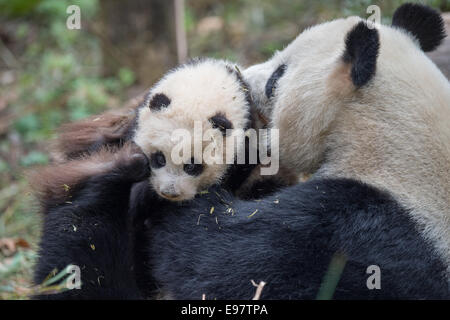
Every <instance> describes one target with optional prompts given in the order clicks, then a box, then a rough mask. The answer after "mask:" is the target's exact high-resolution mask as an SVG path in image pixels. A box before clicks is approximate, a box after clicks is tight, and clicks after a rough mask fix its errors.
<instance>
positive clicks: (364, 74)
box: [344, 21, 380, 88]
mask: <svg viewBox="0 0 450 320" xmlns="http://www.w3.org/2000/svg"><path fill="white" fill-rule="evenodd" d="M379 48H380V39H379V34H378V31H377V30H376V29H375V28H373V29H370V28H369V27H368V26H367V24H366V23H365V22H363V21H361V22H360V23H358V24H357V25H356V26H355V27H354V28H353V29H352V30H351V31H350V32H349V33H348V34H347V37H346V39H345V53H344V62H346V63H350V64H351V65H352V70H351V78H352V81H353V84H354V85H355V86H356V87H358V88H359V87H362V86H364V85H366V84H367V83H368V82H369V81H370V80H371V79H372V78H373V77H374V76H375V72H376V66H377V58H378V51H379Z"/></svg>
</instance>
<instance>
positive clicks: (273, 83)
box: [265, 64, 287, 99]
mask: <svg viewBox="0 0 450 320" xmlns="http://www.w3.org/2000/svg"><path fill="white" fill-rule="evenodd" d="M286 67H287V66H286V65H285V64H282V65H281V66H279V67H278V68H277V70H275V71H274V72H273V73H272V75H271V76H270V78H269V80H267V83H266V90H265V91H266V97H267V98H269V99H270V98H272V97H273V95H274V94H275V89H276V88H277V82H278V80H279V79H280V78H281V77H282V76H283V75H284V72H285V71H286Z"/></svg>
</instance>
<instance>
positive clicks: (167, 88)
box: [134, 60, 249, 201]
mask: <svg viewBox="0 0 450 320" xmlns="http://www.w3.org/2000/svg"><path fill="white" fill-rule="evenodd" d="M226 66H229V67H231V68H232V69H234V68H235V65H234V64H230V63H227V62H224V61H218V60H206V61H202V62H199V63H196V64H188V65H184V66H182V67H180V68H178V69H176V70H175V71H173V72H170V73H169V74H168V75H166V76H165V77H164V78H163V79H162V80H161V81H159V82H158V83H157V84H156V85H155V86H154V87H153V88H152V89H151V93H150V96H149V99H147V100H148V101H147V105H145V106H144V107H142V108H141V109H140V110H139V118H138V125H137V129H136V132H135V137H134V141H135V142H136V144H137V145H138V146H140V147H141V148H142V150H143V151H144V152H145V153H146V154H147V155H148V156H150V155H151V154H152V153H154V152H156V151H162V152H163V153H164V155H165V158H166V166H164V167H163V168H160V169H156V170H154V169H152V176H151V183H152V185H153V187H154V189H155V191H156V192H158V193H160V194H161V192H162V191H164V190H171V191H174V192H175V193H177V194H179V197H178V198H176V199H171V200H177V201H179V200H187V199H191V198H193V197H194V196H195V194H196V193H197V192H199V191H202V188H205V187H208V186H210V185H212V184H214V183H216V182H219V181H220V179H222V178H223V176H224V174H225V172H226V170H227V165H226V164H209V165H207V164H205V169H204V171H203V173H202V174H201V175H199V176H190V175H188V174H187V173H185V172H184V170H183V165H182V164H181V165H180V164H175V163H174V162H173V161H172V159H171V156H170V155H171V152H172V149H173V148H174V146H175V145H176V144H177V143H178V141H172V140H171V136H172V133H173V132H174V131H175V130H177V129H185V130H187V131H189V132H190V133H191V135H192V137H194V122H195V121H200V122H201V124H202V130H203V133H205V131H206V130H208V129H212V124H211V123H210V122H209V121H208V119H209V118H210V117H212V116H214V115H216V114H217V113H219V112H220V113H222V114H224V115H225V116H226V118H227V119H228V120H229V121H231V122H232V124H233V129H244V128H245V126H246V124H247V119H248V116H249V106H248V105H247V102H246V100H245V93H244V91H243V90H242V88H241V84H240V83H239V81H238V79H237V78H236V75H235V74H233V73H230V72H229V71H228V70H227V69H226ZM158 93H163V94H165V95H166V96H168V97H169V98H170V100H171V103H170V105H169V106H168V107H167V108H165V109H163V110H160V111H154V110H153V111H152V110H150V108H149V107H148V103H149V101H150V100H151V97H152V96H153V95H155V94H158ZM215 131H216V133H217V135H216V137H217V139H221V138H222V135H221V133H220V131H219V130H218V129H217V130H215ZM200 139H201V137H200ZM227 140H228V137H227V138H226V139H225V143H224V145H223V148H225V147H226V141H227ZM210 142H211V141H203V142H201V141H200V143H202V144H203V151H204V150H205V148H206V146H207V145H208V144H209V143H210ZM191 147H192V148H191ZM189 149H191V150H192V151H191V153H192V156H193V155H194V152H193V144H192V145H190V146H189ZM220 152H222V150H220ZM224 154H225V153H224ZM188 160H189V159H185V161H186V162H187V161H188ZM204 160H205V159H204Z"/></svg>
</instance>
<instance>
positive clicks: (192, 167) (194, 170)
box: [183, 158, 203, 176]
mask: <svg viewBox="0 0 450 320" xmlns="http://www.w3.org/2000/svg"><path fill="white" fill-rule="evenodd" d="M183 169H184V172H186V173H187V174H188V175H191V176H198V175H200V174H201V173H202V172H203V164H201V163H198V164H197V163H194V158H192V159H191V163H188V164H185V165H184V167H183Z"/></svg>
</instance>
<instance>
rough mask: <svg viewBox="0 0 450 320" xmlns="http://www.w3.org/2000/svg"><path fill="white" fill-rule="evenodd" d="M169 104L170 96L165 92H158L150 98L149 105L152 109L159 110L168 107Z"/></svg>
mask: <svg viewBox="0 0 450 320" xmlns="http://www.w3.org/2000/svg"><path fill="white" fill-rule="evenodd" d="M169 105H170V99H169V97H168V96H166V95H165V94H163V93H158V94H155V95H154V96H153V98H152V100H150V104H149V107H150V110H152V111H159V110H162V109H164V108H167V107H168V106H169Z"/></svg>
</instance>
